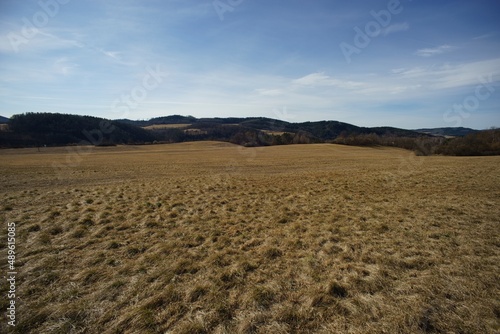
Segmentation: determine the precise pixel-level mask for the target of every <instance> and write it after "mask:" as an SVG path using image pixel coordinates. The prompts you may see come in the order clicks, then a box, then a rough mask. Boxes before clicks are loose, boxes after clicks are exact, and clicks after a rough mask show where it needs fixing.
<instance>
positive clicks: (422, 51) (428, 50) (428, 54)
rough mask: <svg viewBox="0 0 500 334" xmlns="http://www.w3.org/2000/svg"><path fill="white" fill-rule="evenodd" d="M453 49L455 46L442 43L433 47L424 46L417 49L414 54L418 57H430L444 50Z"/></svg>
mask: <svg viewBox="0 0 500 334" xmlns="http://www.w3.org/2000/svg"><path fill="white" fill-rule="evenodd" d="M453 49H455V47H453V46H451V45H448V44H444V45H441V46H438V47H435V48H426V49H420V50H417V52H416V55H417V56H420V57H432V56H435V55H440V54H443V53H445V52H450V51H452V50H453Z"/></svg>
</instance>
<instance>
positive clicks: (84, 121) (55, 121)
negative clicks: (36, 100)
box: [0, 113, 154, 147]
mask: <svg viewBox="0 0 500 334" xmlns="http://www.w3.org/2000/svg"><path fill="white" fill-rule="evenodd" d="M153 140H154V136H153V134H152V133H151V132H149V131H147V130H144V129H142V128H140V127H137V126H134V125H129V124H124V123H121V122H117V121H110V120H106V119H103V118H98V117H91V116H78V115H68V114H56V113H26V114H20V115H14V116H12V117H11V118H10V119H9V123H8V131H2V132H0V146H3V147H26V146H45V145H47V146H59V145H70V144H87V145H88V144H91V145H97V146H99V145H115V144H139V143H144V142H148V141H153Z"/></svg>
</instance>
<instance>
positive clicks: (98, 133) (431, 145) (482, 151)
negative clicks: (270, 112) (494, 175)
mask: <svg viewBox="0 0 500 334" xmlns="http://www.w3.org/2000/svg"><path fill="white" fill-rule="evenodd" d="M5 127H7V126H5ZM476 134H477V135H476ZM464 135H465V137H463V136H464ZM451 136H454V137H456V138H451V139H450V138H449V137H451ZM445 137H446V138H445ZM447 138H448V139H447ZM497 138H500V135H498V130H497V131H493V132H491V133H490V132H487V133H486V132H481V131H479V132H478V131H476V130H472V129H466V128H441V129H419V130H406V129H399V128H394V127H373V128H370V127H359V126H356V125H353V124H349V123H343V122H339V121H318V122H301V123H290V122H286V121H282V120H277V119H272V118H266V117H245V118H242V117H228V118H217V117H215V118H196V117H193V116H180V115H172V116H164V117H156V118H152V119H149V120H137V121H134V120H129V119H121V120H107V119H103V118H98V117H91V116H78V115H68V114H55V113H26V114H21V115H14V116H12V117H11V118H10V119H9V125H8V128H7V129H6V130H3V131H0V147H30V146H31V147H33V146H42V145H47V146H61V145H75V144H86V145H89V144H90V145H98V146H103V145H117V144H148V143H178V142H185V141H202V140H215V141H224V142H230V143H233V144H237V145H242V146H248V147H251V146H269V145H288V144H311V143H336V144H343V145H356V146H392V147H399V148H404V149H408V150H413V151H415V152H416V153H417V154H419V155H431V154H435V153H438V154H446V155H491V154H498V153H497V152H499V150H498V148H497V141H498V139H497ZM459 139H460V140H459Z"/></svg>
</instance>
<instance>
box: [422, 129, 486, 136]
mask: <svg viewBox="0 0 500 334" xmlns="http://www.w3.org/2000/svg"><path fill="white" fill-rule="evenodd" d="M414 131H416V132H421V133H425V134H429V135H433V136H443V137H463V136H466V135H468V134H469V133H474V132H478V130H474V129H470V128H462V127H457V128H432V129H417V130H414Z"/></svg>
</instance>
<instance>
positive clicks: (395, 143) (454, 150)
mask: <svg viewBox="0 0 500 334" xmlns="http://www.w3.org/2000/svg"><path fill="white" fill-rule="evenodd" d="M333 142H334V143H337V144H344V145H355V146H392V147H399V148H404V149H407V150H412V151H415V153H416V154H418V155H432V154H442V155H455V156H481V155H500V129H491V130H485V131H478V132H474V133H470V134H468V135H466V136H464V137H455V138H448V139H445V138H444V137H431V136H422V137H417V138H412V137H396V136H390V135H388V136H379V135H377V134H375V133H370V134H347V133H343V134H341V135H340V136H339V137H337V138H336V139H335V140H334V141H333Z"/></svg>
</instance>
